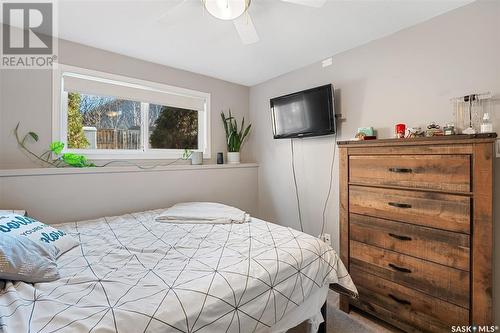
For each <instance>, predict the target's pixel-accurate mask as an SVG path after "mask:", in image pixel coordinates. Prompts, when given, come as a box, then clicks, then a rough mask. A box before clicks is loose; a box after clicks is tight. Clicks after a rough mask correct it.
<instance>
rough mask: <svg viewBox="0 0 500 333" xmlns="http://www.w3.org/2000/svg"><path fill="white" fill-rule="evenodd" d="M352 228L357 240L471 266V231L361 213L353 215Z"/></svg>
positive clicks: (350, 226)
mask: <svg viewBox="0 0 500 333" xmlns="http://www.w3.org/2000/svg"><path fill="white" fill-rule="evenodd" d="M349 232H350V239H352V240H355V241H359V242H362V243H366V244H370V245H375V246H378V247H381V248H384V249H388V250H392V251H396V252H399V253H404V254H408V255H411V256H413V257H418V258H422V259H425V260H429V261H432V262H436V263H438V264H442V265H446V266H450V267H454V268H458V269H461V270H465V271H468V270H469V263H470V240H469V235H465V234H461V233H456V232H451V231H445V230H439V229H434V228H427V227H421V226H417V225H412V224H408V223H401V222H394V221H389V220H385V219H380V218H376V217H371V216H365V215H358V214H350V215H349Z"/></svg>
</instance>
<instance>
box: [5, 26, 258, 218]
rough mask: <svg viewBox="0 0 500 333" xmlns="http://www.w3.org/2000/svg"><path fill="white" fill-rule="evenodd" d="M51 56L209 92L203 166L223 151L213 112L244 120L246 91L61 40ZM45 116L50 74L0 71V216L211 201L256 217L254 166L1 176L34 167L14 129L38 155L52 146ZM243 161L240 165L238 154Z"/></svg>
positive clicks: (74, 214) (93, 213)
mask: <svg viewBox="0 0 500 333" xmlns="http://www.w3.org/2000/svg"><path fill="white" fill-rule="evenodd" d="M1 27H2V25H0V28H1ZM58 55H59V61H60V62H61V63H64V64H68V65H73V66H79V67H84V68H89V69H94V70H99V71H104V72H109V73H114V74H119V75H124V76H129V77H134V78H139V79H143V80H149V81H154V82H160V83H165V84H169V85H173V86H177V87H183V88H189V89H194V90H199V91H203V92H208V93H210V94H211V112H212V114H211V130H212V133H211V134H212V135H211V137H212V149H211V150H212V157H213V159H212V161H205V162H206V163H214V159H215V154H216V153H217V152H218V151H224V152H225V151H226V146H225V134H224V130H223V127H222V123H221V121H220V117H219V113H220V111H221V110H226V111H227V109H228V108H231V110H232V111H233V112H234V113H235V114H236V115H237V116H238V117H239V118H240V119H241V117H242V116H247V117H248V105H249V103H248V96H249V88H248V87H245V86H241V85H237V84H233V83H229V82H226V81H222V80H218V79H214V78H210V77H207V76H203V75H198V74H194V73H190V72H187V71H183V70H178V69H174V68H170V67H166V66H162V65H158V64H153V63H150V62H146V61H141V60H138V59H134V58H130V57H126V56H122V55H118V54H115V53H110V52H106V51H103V50H99V49H95V48H91V47H87V46H84V45H80V44H75V43H71V42H68V41H64V40H61V41H59V54H58ZM51 117H52V72H51V71H49V70H4V69H2V70H0V209H1V208H4V209H13V208H19V209H26V210H28V211H29V212H30V214H32V215H33V216H35V217H38V218H40V219H42V220H43V221H46V222H48V223H54V222H65V221H70V220H78V219H87V218H93V217H98V216H103V215H115V214H120V213H125V212H131V211H140V210H145V209H152V208H162V207H168V206H169V205H171V204H173V203H175V202H179V201H199V200H211V201H218V202H222V203H227V204H231V205H235V206H238V207H241V208H242V209H246V210H248V211H249V212H251V213H255V212H256V210H257V168H256V166H253V167H245V168H229V169H226V168H210V169H202V170H197V169H193V168H189V167H187V169H185V170H177V171H169V170H160V171H154V172H145V171H139V170H138V169H137V170H131V171H130V172H123V170H121V171H120V172H110V173H106V174H88V173H84V174H66V175H60V174H56V175H40V171H36V170H35V171H33V174H32V175H29V176H18V177H13V176H8V177H7V176H5V175H3V174H2V170H5V169H25V168H33V167H37V166H39V165H38V164H37V163H35V162H34V161H32V160H30V159H29V158H28V157H27V156H26V155H25V154H23V153H22V152H21V151H20V150H19V148H18V147H17V143H16V141H15V138H14V135H13V129H14V127H15V126H16V124H17V123H18V122H21V126H22V131H23V132H25V131H27V130H32V131H35V132H37V133H38V134H39V135H40V141H39V143H37V144H34V145H33V146H32V147H33V150H35V151H40V152H42V151H44V150H45V149H46V148H47V147H48V145H49V143H50V142H51V141H52V138H51V134H52V129H51V126H52V125H51V124H52V120H51ZM242 159H243V161H245V159H246V157H245V150H243V152H242ZM153 163H155V162H154V161H153ZM162 163H163V164H165V163H166V162H165V161H162ZM177 164H179V163H177ZM130 169H131V168H128V170H130ZM132 169H133V168H132ZM110 171H111V170H110ZM27 173H30V172H29V171H28V172H27ZM4 174H5V173H4ZM7 174H8V173H7Z"/></svg>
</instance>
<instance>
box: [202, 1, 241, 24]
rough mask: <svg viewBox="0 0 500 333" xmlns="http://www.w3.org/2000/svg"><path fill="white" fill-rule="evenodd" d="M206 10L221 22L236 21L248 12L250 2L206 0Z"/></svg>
mask: <svg viewBox="0 0 500 333" xmlns="http://www.w3.org/2000/svg"><path fill="white" fill-rule="evenodd" d="M203 3H204V4H205V8H206V9H207V11H208V12H209V13H210V14H211V15H212V16H214V17H216V18H218V19H221V20H234V19H235V18H238V17H239V16H241V15H242V14H243V13H244V12H246V11H247V9H248V7H249V6H250V0H204V1H203Z"/></svg>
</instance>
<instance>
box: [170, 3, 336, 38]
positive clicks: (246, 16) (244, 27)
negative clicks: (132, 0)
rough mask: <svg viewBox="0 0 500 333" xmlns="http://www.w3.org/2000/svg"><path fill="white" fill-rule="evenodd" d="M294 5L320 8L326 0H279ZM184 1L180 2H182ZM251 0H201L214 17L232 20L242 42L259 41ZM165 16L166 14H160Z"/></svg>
mask: <svg viewBox="0 0 500 333" xmlns="http://www.w3.org/2000/svg"><path fill="white" fill-rule="evenodd" d="M280 1H282V2H288V3H292V4H296V5H302V6H308V7H315V8H320V7H322V6H323V5H324V4H325V3H326V1H327V0H280ZM184 2H185V0H184V1H182V2H181V4H182V3H184ZM251 2H252V0H201V3H202V4H203V6H204V8H205V9H206V11H207V12H208V13H210V14H211V15H212V16H214V17H215V18H218V19H220V20H225V21H233V24H234V27H235V28H236V31H237V32H238V35H239V36H240V39H241V42H242V43H243V44H253V43H256V42H258V41H259V35H258V34H257V30H256V29H255V26H254V24H253V21H252V18H251V17H250V13H249V12H248V9H249V8H250V4H251ZM162 16H166V15H162Z"/></svg>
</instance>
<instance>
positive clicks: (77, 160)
mask: <svg viewBox="0 0 500 333" xmlns="http://www.w3.org/2000/svg"><path fill="white" fill-rule="evenodd" d="M19 125H20V123H17V125H16V128H15V129H14V134H15V136H16V140H17V143H18V145H19V147H20V148H21V149H22V150H23V151H25V152H26V153H28V154H29V155H30V156H32V157H34V158H35V159H37V160H38V161H41V162H42V163H44V164H45V165H47V166H49V167H55V168H64V167H73V168H90V167H98V168H103V167H106V166H108V165H111V164H113V163H126V164H130V165H133V166H136V167H138V168H139V169H154V168H156V167H159V166H169V165H171V164H174V163H175V162H177V161H180V160H187V159H189V158H190V157H191V155H192V153H193V152H192V151H191V150H188V149H184V152H183V154H182V156H181V157H180V158H178V159H175V160H173V161H171V162H168V163H163V164H155V165H150V166H143V165H138V164H136V163H133V162H130V161H118V160H113V161H109V162H107V163H105V164H103V165H96V164H94V163H92V162H90V161H89V160H88V159H87V157H86V156H84V155H80V154H74V153H63V149H64V143H63V142H60V141H54V142H52V143H51V144H50V146H49V148H48V149H47V150H46V151H44V152H43V153H41V154H36V153H35V152H33V151H32V150H31V149H30V148H29V147H28V143H29V142H33V141H34V142H38V140H39V136H38V134H37V133H35V132H33V131H29V132H28V133H26V134H25V135H24V136H22V137H21V136H20V135H19Z"/></svg>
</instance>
